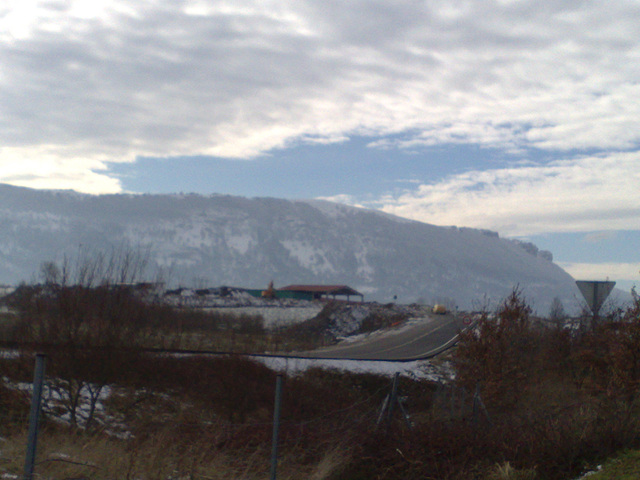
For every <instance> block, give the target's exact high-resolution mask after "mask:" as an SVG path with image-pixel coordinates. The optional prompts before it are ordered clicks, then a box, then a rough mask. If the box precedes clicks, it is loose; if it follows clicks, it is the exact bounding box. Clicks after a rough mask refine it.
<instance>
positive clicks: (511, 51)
mask: <svg viewBox="0 0 640 480" xmlns="http://www.w3.org/2000/svg"><path fill="white" fill-rule="evenodd" d="M90 3H91V7H90V8H89V7H87V5H88V3H87V2H85V1H82V0H73V1H72V0H68V1H64V0H59V1H55V2H42V3H38V2H33V1H32V2H29V1H27V0H19V1H18V0H16V1H14V2H10V3H9V4H7V3H6V2H5V6H4V7H0V57H1V58H2V65H3V67H2V71H0V144H1V145H3V146H5V147H7V148H10V149H11V152H12V156H10V157H9V156H5V155H4V154H0V164H6V163H8V162H12V161H13V159H14V158H16V157H19V158H27V159H30V161H31V162H37V161H38V159H39V158H40V156H39V155H40V153H41V151H42V149H43V148H45V147H46V150H47V155H48V156H47V158H45V159H43V160H42V162H43V165H44V166H45V167H46V168H52V170H51V174H50V176H49V181H50V182H51V183H56V182H58V181H60V182H62V183H64V182H67V183H68V184H69V185H72V184H74V183H73V182H76V183H75V184H74V185H76V187H74V188H78V189H80V190H85V191H86V190H93V191H96V192H98V191H111V190H112V189H113V188H118V184H117V182H115V181H113V180H111V179H109V178H108V176H107V173H106V172H105V171H104V170H101V169H102V167H103V166H104V163H103V162H104V161H105V158H106V159H108V160H109V161H113V162H124V161H127V162H131V161H134V159H135V158H136V157H137V156H162V157H168V156H174V155H197V154H203V155H218V156H225V157H237V158H248V157H252V156H255V155H258V154H260V153H264V152H266V151H268V150H270V149H273V148H279V147H285V146H287V145H289V144H290V143H291V142H293V141H296V140H305V139H313V141H316V142H332V141H336V140H337V139H341V138H345V137H346V136H349V135H353V134H360V135H370V136H372V137H378V136H384V135H387V134H392V133H398V132H415V134H413V136H412V138H410V139H409V140H404V141H403V142H401V143H399V144H398V145H397V146H398V147H408V148H414V147H417V146H421V145H432V144H438V143H443V142H455V143H460V142H464V143H478V144H481V145H490V146H494V147H498V148H509V149H516V150H517V149H518V148H522V147H523V146H533V147H537V148H541V149H548V150H571V149H576V148H577V149H613V150H616V149H626V148H635V147H636V146H637V145H638V144H639V143H640V128H638V127H640V100H639V99H640V86H639V85H638V83H637V79H638V78H640V4H638V3H637V2H630V1H624V0H618V1H610V2H595V1H591V2H564V1H559V0H557V1H548V2H542V3H541V2H534V1H532V0H531V1H520V2H504V1H502V2H480V1H475V2H473V1H472V2H469V1H466V0H452V1H450V2H446V5H445V4H443V3H442V2H436V1H427V2H415V1H412V0H403V1H398V2H388V1H387V0H373V1H371V0H367V1H364V0H356V1H353V2H341V1H337V0H327V1H323V2H317V1H304V0H289V1H263V0H261V1H258V0H255V1H247V2H243V3H242V6H241V7H239V6H238V2H231V1H222V2H215V3H211V2H203V1H199V0H198V1H174V0H151V1H148V2H129V1H125V0H111V1H109V0H102V1H100V2H90ZM33 165H35V163H34V164H33ZM33 165H32V164H30V165H29V168H32V166H33ZM96 165H97V166H96ZM53 166H55V168H53ZM38 170H39V169H38V168H35V171H36V172H37V171H38ZM33 171H34V170H27V169H26V167H25V168H24V169H23V171H22V173H21V175H22V177H23V184H27V183H29V181H30V180H29V178H30V174H31V173H33ZM69 171H71V173H69ZM11 178H12V177H7V176H0V181H5V182H14V181H13V180H12V179H11ZM91 178H93V181H94V182H95V183H92V181H91V180H90V179H91ZM71 179H75V180H71ZM33 181H34V182H41V181H42V179H41V178H40V177H38V176H34V177H33Z"/></svg>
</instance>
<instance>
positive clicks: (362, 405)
mask: <svg viewBox="0 0 640 480" xmlns="http://www.w3.org/2000/svg"><path fill="white" fill-rule="evenodd" d="M45 364H46V358H45V357H44V356H43V355H38V356H36V366H35V374H34V382H33V385H32V387H31V388H30V389H29V390H30V392H31V394H32V400H31V402H32V403H31V410H30V414H29V418H28V422H27V421H25V419H24V417H22V418H19V417H18V416H15V418H13V417H8V416H5V420H7V421H15V422H16V423H15V425H22V426H23V427H26V426H28V428H29V436H28V444H27V449H26V457H25V471H24V477H23V478H24V479H25V480H32V479H33V478H34V470H35V468H36V466H44V465H46V464H47V463H51V462H53V461H54V460H55V461H56V462H63V461H64V459H53V460H52V459H51V458H48V459H44V460H41V461H39V462H38V461H36V452H37V442H38V434H39V431H40V426H41V422H40V419H41V417H42V416H43V414H44V416H45V418H47V419H48V420H52V421H54V422H58V423H64V422H66V423H70V420H73V422H74V423H75V425H74V426H76V427H80V428H83V427H84V428H88V426H89V421H90V420H91V417H93V430H96V431H102V432H103V433H106V434H108V435H110V436H115V437H118V438H122V439H126V438H128V437H129V436H130V434H128V433H127V427H126V420H125V419H124V418H121V417H118V416H116V415H109V414H107V413H106V410H105V408H104V407H103V405H102V404H101V403H100V400H101V399H102V398H103V396H108V395H109V394H110V393H111V392H110V389H109V387H105V388H104V390H101V389H96V388H93V389H91V386H87V389H88V390H90V391H89V392H84V393H83V392H82V391H78V392H75V395H76V398H75V399H73V398H72V396H71V395H67V396H66V397H65V396H64V395H62V394H61V384H60V380H59V379H55V378H46V376H45ZM282 377H283V376H282V375H278V377H277V383H276V386H275V399H274V404H273V410H274V416H273V419H271V420H268V419H266V418H265V419H264V420H259V421H256V420H255V419H249V420H248V421H231V420H225V419H223V418H222V417H219V416H217V417H214V418H196V419H189V420H185V419H182V418H179V417H178V418H171V417H165V418H163V419H161V423H162V424H163V426H164V427H167V426H171V427H173V428H178V429H187V430H188V431H190V432H194V431H195V432H199V435H200V436H201V437H202V438H206V439H208V440H211V441H213V445H214V446H215V445H225V444H228V443H229V442H232V443H233V442H235V441H237V438H238V437H241V438H251V437H252V435H253V436H254V437H255V436H256V435H257V436H258V437H260V438H262V439H263V443H264V439H265V438H266V437H267V436H268V432H269V431H270V430H271V431H272V453H271V479H272V480H275V479H276V478H277V468H276V466H277V461H278V455H279V450H278V447H279V443H281V442H282V441H283V439H284V440H285V441H286V442H285V444H284V445H282V446H280V448H291V449H296V448H297V445H296V442H297V443H298V444H299V443H300V442H301V441H302V440H301V439H303V438H304V437H305V434H307V433H309V432H310V431H313V430H314V429H315V430H318V429H319V430H321V431H323V432H325V433H327V432H328V433H330V434H331V435H332V436H333V438H348V436H349V435H350V434H351V433H352V432H361V431H363V430H371V431H375V430H379V431H385V432H388V431H389V429H390V428H391V427H392V426H393V425H396V424H398V423H399V424H400V425H404V426H405V427H406V428H408V429H411V428H413V427H414V421H413V419H412V417H411V412H410V409H409V407H408V406H407V403H408V402H407V399H408V398H407V396H406V395H404V394H403V392H402V390H401V388H400V385H399V379H400V375H399V373H396V374H395V376H394V377H393V379H392V380H391V382H390V383H389V384H387V385H384V386H381V387H379V388H377V389H375V390H373V391H371V390H369V391H368V392H363V394H362V395H361V396H360V397H359V398H356V399H352V400H351V401H349V402H348V403H347V404H346V405H344V402H343V405H340V406H338V407H337V408H333V409H329V410H324V411H321V412H317V413H315V414H314V413H313V412H311V413H305V412H295V413H294V414H290V412H287V411H286V410H284V411H283V404H282V399H283V392H282V390H283V388H284V389H285V391H286V389H287V388H291V389H292V390H293V391H289V392H287V393H288V395H289V397H291V396H295V395H299V394H300V393H299V392H296V391H295V382H294V383H293V384H292V385H291V386H289V385H285V386H284V387H283V385H282ZM63 385H64V384H63ZM23 391H25V389H24V385H23ZM85 393H86V395H85ZM147 394H149V393H148V392H147ZM61 400H63V401H64V402H66V407H65V408H60V407H59V405H57V404H58V403H60V401H61ZM87 401H92V402H93V403H92V404H91V405H87V403H86V402H87ZM64 402H63V403H64ZM428 409H429V411H430V413H431V415H432V416H437V417H441V418H443V417H444V418H448V419H451V420H455V419H463V418H470V419H472V420H473V422H474V424H478V423H479V422H480V421H481V420H485V421H486V423H488V424H490V423H491V418H490V416H489V414H488V412H487V410H486V408H485V407H484V404H483V402H482V398H481V397H480V394H479V391H478V390H477V389H476V391H475V392H473V393H472V392H468V391H467V390H465V389H462V388H460V387H457V386H455V385H452V384H444V383H441V384H438V386H437V388H436V390H435V392H434V393H433V395H432V396H431V404H430V405H429V406H428ZM71 410H73V412H71ZM281 434H282V436H281ZM79 463H82V462H79ZM96 468H97V467H96Z"/></svg>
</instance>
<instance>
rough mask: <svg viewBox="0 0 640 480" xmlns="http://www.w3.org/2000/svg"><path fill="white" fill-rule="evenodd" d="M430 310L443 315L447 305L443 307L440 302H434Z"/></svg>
mask: <svg viewBox="0 0 640 480" xmlns="http://www.w3.org/2000/svg"><path fill="white" fill-rule="evenodd" d="M432 312H433V313H435V314H436V315H444V314H446V313H447V307H445V306H444V305H442V304H441V303H436V304H435V305H434V306H433V310H432Z"/></svg>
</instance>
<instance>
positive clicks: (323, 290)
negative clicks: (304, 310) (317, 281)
mask: <svg viewBox="0 0 640 480" xmlns="http://www.w3.org/2000/svg"><path fill="white" fill-rule="evenodd" d="M277 292H278V297H281V298H282V297H285V296H286V297H291V298H299V299H305V300H320V299H322V298H332V299H334V300H335V299H336V297H347V301H349V300H350V299H351V297H352V296H356V297H360V301H361V302H362V301H364V295H363V294H362V293H360V292H358V291H357V290H354V289H353V288H351V287H349V286H347V285H287V286H286V287H282V288H279V289H278V290H277ZM281 292H282V295H281V294H280V293H281Z"/></svg>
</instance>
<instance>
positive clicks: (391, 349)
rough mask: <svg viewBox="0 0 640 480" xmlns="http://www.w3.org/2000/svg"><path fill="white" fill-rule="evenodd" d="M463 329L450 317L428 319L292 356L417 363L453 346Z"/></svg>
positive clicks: (462, 325) (453, 317)
mask: <svg viewBox="0 0 640 480" xmlns="http://www.w3.org/2000/svg"><path fill="white" fill-rule="evenodd" d="M465 326H466V325H464V324H463V321H462V319H461V318H459V317H455V316H453V315H449V314H447V315H432V316H429V317H427V318H424V319H422V320H419V321H416V322H415V323H414V322H411V323H410V324H408V325H404V326H401V327H398V328H397V329H394V330H387V331H385V332H375V333H373V334H371V335H369V336H367V337H366V338H364V339H362V340H358V341H353V342H349V343H345V342H342V343H340V344H338V345H334V346H331V347H327V348H322V349H319V350H313V351H310V352H302V353H300V354H292V355H290V356H295V357H304V358H333V359H352V360H407V361H408V360H419V359H424V358H430V357H433V356H435V355H437V354H438V353H440V352H442V351H443V350H445V349H447V348H448V347H450V346H451V345H453V344H454V343H455V342H456V341H457V338H458V333H459V332H460V331H461V330H462V329H463V328H465Z"/></svg>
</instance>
